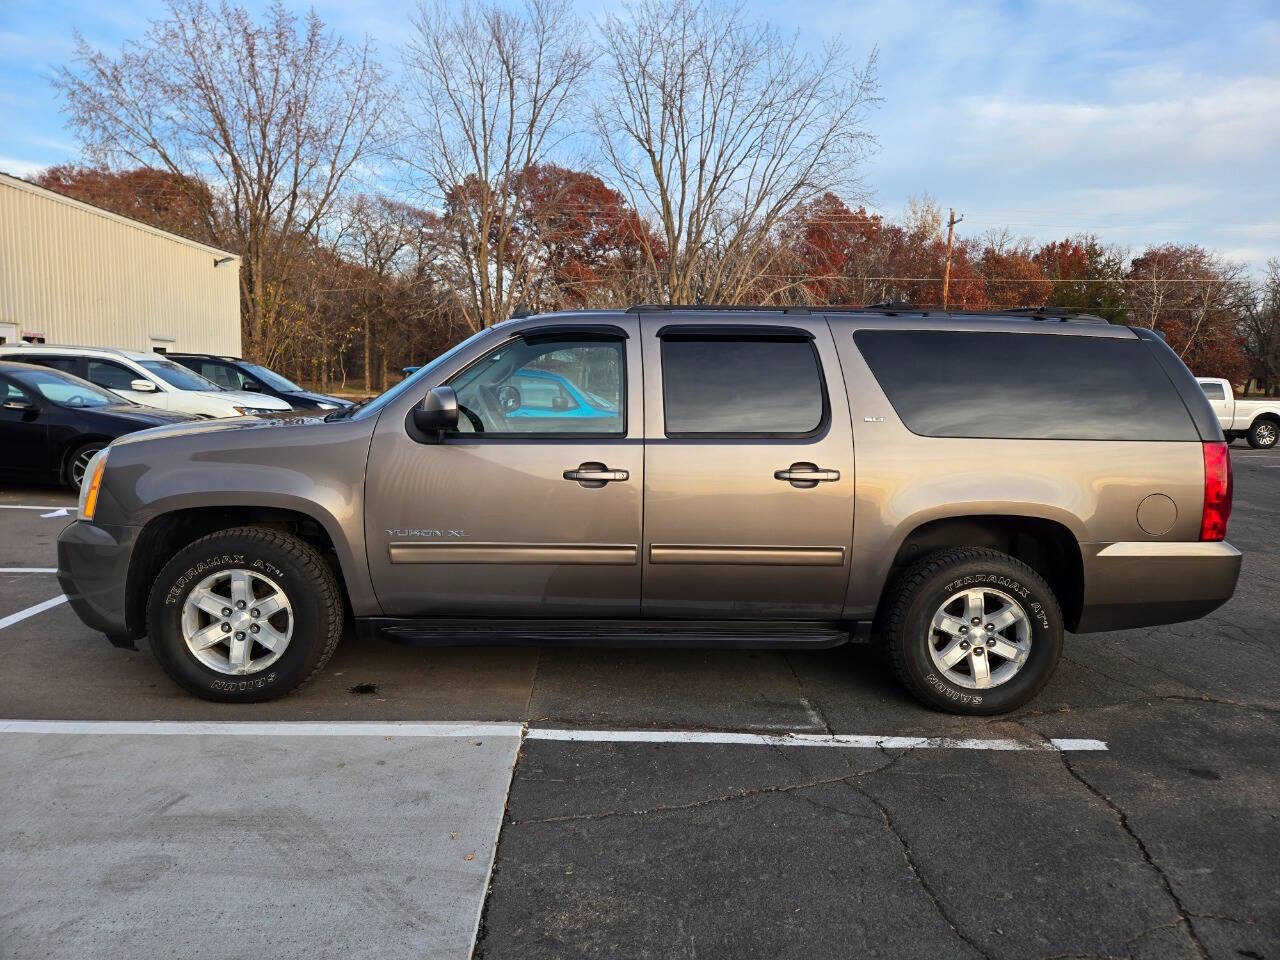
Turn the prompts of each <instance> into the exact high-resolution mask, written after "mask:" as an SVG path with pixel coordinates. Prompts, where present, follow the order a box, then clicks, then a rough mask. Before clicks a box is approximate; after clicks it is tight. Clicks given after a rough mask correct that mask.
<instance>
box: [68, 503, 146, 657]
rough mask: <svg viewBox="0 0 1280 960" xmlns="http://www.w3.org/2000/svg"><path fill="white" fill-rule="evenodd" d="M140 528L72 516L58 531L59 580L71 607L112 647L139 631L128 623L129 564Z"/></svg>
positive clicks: (130, 639)
mask: <svg viewBox="0 0 1280 960" xmlns="http://www.w3.org/2000/svg"><path fill="white" fill-rule="evenodd" d="M141 532H142V528H141V527H127V526H99V525H98V524H94V523H86V522H84V521H83V520H76V521H73V522H72V523H70V524H68V525H67V527H66V528H65V529H64V530H63V531H62V533H60V534H59V535H58V583H59V584H60V585H61V587H62V592H63V593H65V594H66V595H67V599H68V600H69V601H70V603H71V609H72V610H74V611H75V613H76V616H78V617H79V618H80V619H81V620H82V621H83V622H84V624H85V626H87V627H89V628H90V629H93V630H98V631H100V632H102V633H105V634H106V635H107V638H108V639H109V640H110V641H111V642H112V643H114V644H116V645H117V646H125V647H131V646H133V641H134V640H136V639H137V638H138V637H140V636H141V635H142V634H141V633H140V632H139V628H140V625H137V624H134V625H131V624H130V623H129V622H128V615H127V614H128V603H127V595H128V592H127V590H126V586H127V584H128V579H129V562H130V560H131V558H132V557H133V550H134V547H135V546H136V545H137V541H138V535H139V534H140V533H141Z"/></svg>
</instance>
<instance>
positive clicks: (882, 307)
mask: <svg viewBox="0 0 1280 960" xmlns="http://www.w3.org/2000/svg"><path fill="white" fill-rule="evenodd" d="M673 311H688V312H690V313H702V312H708V313H709V312H720V313H733V312H739V313H741V312H746V311H759V312H766V313H782V314H799V315H802V316H803V315H808V314H810V313H813V312H816V313H848V314H859V313H877V314H883V315H885V316H896V315H898V314H902V313H910V314H919V315H920V316H925V317H940V318H945V317H949V316H954V317H1008V318H1009V319H1015V318H1018V319H1026V320H1043V321H1058V322H1060V323H1067V322H1072V323H1109V322H1110V321H1108V320H1107V319H1106V318H1104V317H1098V316H1094V315H1093V314H1091V313H1080V312H1077V311H1075V310H1072V309H1070V308H1068V307H1002V308H996V309H992V310H952V309H949V308H945V307H917V306H914V305H913V304H910V303H907V302H906V301H904V300H878V301H876V302H875V303H869V304H867V305H866V306H865V307H828V306H822V305H815V306H813V307H788V306H759V305H756V304H720V303H688V304H685V303H637V304H633V305H632V306H630V307H628V308H627V311H626V312H627V313H635V314H641V313H671V312H673Z"/></svg>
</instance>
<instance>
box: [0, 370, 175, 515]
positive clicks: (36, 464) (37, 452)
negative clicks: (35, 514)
mask: <svg viewBox="0 0 1280 960" xmlns="http://www.w3.org/2000/svg"><path fill="white" fill-rule="evenodd" d="M195 419H196V418H195V417H192V416H188V415H186V414H181V413H169V412H166V411H164V410H157V409H155V408H154V407H144V406H141V405H140V404H136V403H129V402H128V401H126V400H121V399H120V398H119V397H118V396H116V395H115V394H114V393H111V392H110V391H109V390H103V389H101V388H100V387H95V386H94V385H93V384H92V383H89V381H87V380H81V379H80V378H79V377H73V376H72V375H71V374H69V373H63V372H62V371H60V370H49V369H45V368H43V367H37V366H32V365H31V364H26V363H10V362H7V361H0V450H3V451H4V456H3V457H0V478H2V479H5V480H14V481H29V482H30V481H35V482H54V483H58V482H61V483H65V484H66V485H67V486H69V487H71V488H72V489H73V490H75V489H79V487H80V483H81V481H82V480H83V479H84V471H85V467H86V466H87V465H88V463H89V461H90V460H92V459H93V456H94V454H96V453H97V452H98V451H99V450H101V449H102V448H103V447H105V446H106V445H107V444H109V443H110V442H111V441H112V440H114V439H115V438H116V437H122V436H124V435H125V434H126V433H134V432H136V431H138V430H146V429H147V428H148V427H159V426H163V425H164V424H168V423H181V422H182V421H184V420H195Z"/></svg>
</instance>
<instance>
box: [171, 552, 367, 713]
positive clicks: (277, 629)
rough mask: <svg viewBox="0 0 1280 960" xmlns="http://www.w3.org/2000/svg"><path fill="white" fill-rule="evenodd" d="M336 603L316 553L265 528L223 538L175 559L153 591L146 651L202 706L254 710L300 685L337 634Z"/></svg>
mask: <svg viewBox="0 0 1280 960" xmlns="http://www.w3.org/2000/svg"><path fill="white" fill-rule="evenodd" d="M342 618H343V605H342V594H341V591H340V590H339V588H338V583H337V580H336V579H335V578H334V576H333V572H332V571H331V570H330V569H329V565H328V564H327V563H326V562H325V560H324V557H322V556H321V555H320V554H319V552H317V551H316V549H315V548H314V547H312V546H311V545H310V544H308V543H307V542H305V541H304V540H300V539H298V538H297V537H295V536H292V535H291V534H288V533H282V532H280V531H278V530H272V529H266V528H263V527H236V528H233V529H230V530H221V531H219V532H217V533H212V534H210V535H209V536H207V537H203V538H201V539H200V540H197V541H196V542H195V543H193V544H191V545H190V546H188V547H186V548H185V549H183V550H181V551H179V552H178V554H177V555H176V556H175V557H174V558H173V559H172V560H170V561H169V562H168V564H166V565H165V568H164V569H163V570H161V571H160V575H159V576H158V577H157V578H156V581H155V584H154V585H153V586H152V588H151V597H150V600H149V602H148V607H147V628H148V632H149V634H150V638H151V651H152V653H154V654H155V657H156V659H157V660H158V661H159V662H160V665H161V666H162V667H164V669H165V672H166V673H168V674H169V676H170V677H172V678H173V680H174V681H175V682H177V683H178V684H179V685H180V686H182V687H184V688H185V689H186V690H188V691H190V692H191V693H194V694H195V695H196V696H198V697H203V698H204V699H206V700H217V701H221V702H224V703H253V702H257V701H261V700H271V699H274V698H275V697H280V696H283V695H284V694H286V693H289V692H290V691H291V690H294V689H296V688H297V687H300V686H301V685H302V684H304V683H306V682H307V681H308V680H309V679H311V677H312V676H314V675H315V674H316V673H317V672H319V670H320V668H321V667H323V666H324V664H325V662H326V661H327V660H328V659H329V657H330V656H331V655H332V654H333V651H334V648H335V647H336V646H337V645H338V638H339V637H340V636H341V634H342Z"/></svg>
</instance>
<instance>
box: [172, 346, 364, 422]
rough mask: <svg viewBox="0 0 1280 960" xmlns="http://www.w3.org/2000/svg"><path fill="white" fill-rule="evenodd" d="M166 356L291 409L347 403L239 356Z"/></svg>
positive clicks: (336, 406)
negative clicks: (281, 402)
mask: <svg viewBox="0 0 1280 960" xmlns="http://www.w3.org/2000/svg"><path fill="white" fill-rule="evenodd" d="M166 356H167V357H168V358H169V359H170V360H173V361H175V362H177V363H180V364H182V365H183V366H184V367H188V368H189V369H191V370H194V371H195V372H196V373H198V374H200V376H202V377H204V378H205V379H206V380H212V381H213V382H214V383H216V384H217V385H218V386H220V387H222V388H223V389H225V390H240V391H245V392H248V393H254V394H263V395H265V396H268V397H276V398H278V399H280V400H283V401H284V402H285V403H287V404H289V405H290V406H291V407H293V408H294V409H295V410H340V409H341V408H343V407H349V406H351V401H349V400H343V399H342V398H341V397H333V396H330V395H329V394H327V393H313V392H312V391H310V390H304V389H302V387H300V386H298V385H297V384H296V383H294V382H293V381H292V380H290V379H289V378H288V377H284V376H281V375H280V374H278V373H276V372H275V371H274V370H272V369H271V368H270V367H264V366H262V364H260V363H250V362H249V361H248V360H241V359H240V358H239V357H220V356H216V355H215V354H212V353H169V354H166Z"/></svg>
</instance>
